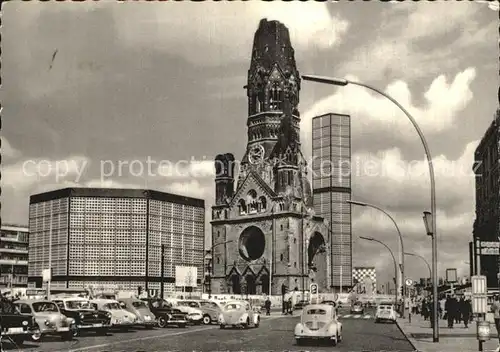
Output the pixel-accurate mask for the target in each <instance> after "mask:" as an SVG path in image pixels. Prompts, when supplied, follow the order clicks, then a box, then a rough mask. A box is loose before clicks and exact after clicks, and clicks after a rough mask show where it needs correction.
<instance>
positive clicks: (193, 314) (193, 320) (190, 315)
mask: <svg viewBox="0 0 500 352" xmlns="http://www.w3.org/2000/svg"><path fill="white" fill-rule="evenodd" d="M189 302H191V301H183V300H172V301H171V303H172V305H173V307H174V308H177V309H179V310H180V311H181V312H184V313H186V314H187V315H186V317H187V320H188V323H190V324H195V325H199V324H201V323H202V322H203V312H202V311H201V309H199V308H195V307H192V306H191V305H190V303H189Z"/></svg>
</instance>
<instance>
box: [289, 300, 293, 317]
mask: <svg viewBox="0 0 500 352" xmlns="http://www.w3.org/2000/svg"><path fill="white" fill-rule="evenodd" d="M288 312H289V313H290V315H293V304H292V297H290V298H289V299H288Z"/></svg>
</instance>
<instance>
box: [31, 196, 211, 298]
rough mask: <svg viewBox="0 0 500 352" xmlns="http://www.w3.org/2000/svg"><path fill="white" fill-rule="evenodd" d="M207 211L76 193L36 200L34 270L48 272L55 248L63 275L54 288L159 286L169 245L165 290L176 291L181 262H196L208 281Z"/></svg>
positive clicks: (56, 264) (55, 264)
mask: <svg viewBox="0 0 500 352" xmlns="http://www.w3.org/2000/svg"><path fill="white" fill-rule="evenodd" d="M103 192H104V191H103ZM204 216H205V210H204V206H193V205H187V204H178V203H175V202H172V201H167V200H156V199H148V198H146V197H142V198H141V197H130V196H129V197H116V196H115V197H107V196H105V195H104V196H95V197H92V196H71V197H65V198H60V199H56V200H48V201H43V202H36V203H32V204H30V229H31V230H32V231H33V232H32V233H33V236H30V247H29V253H30V259H29V276H30V277H40V276H41V274H42V270H43V269H45V268H48V267H49V264H48V257H49V253H50V252H51V256H52V269H53V273H52V275H53V277H55V276H58V278H53V282H52V284H53V285H54V287H57V286H58V285H59V286H64V287H65V286H66V285H67V286H68V287H69V288H83V287H92V288H96V289H105V290H108V289H123V290H136V289H137V287H138V286H143V287H144V286H146V287H148V289H150V290H151V289H157V290H159V289H160V285H161V283H160V280H161V267H160V266H161V248H162V245H165V259H164V263H165V268H164V277H165V279H164V281H165V282H164V289H165V292H174V291H175V290H176V288H175V283H172V282H173V281H174V280H173V278H174V277H175V266H176V265H185V266H196V267H197V268H198V276H199V277H198V279H199V280H201V279H202V275H203V257H204V256H203V252H204V221H205V219H204ZM50 219H52V242H50V241H49V240H48V236H49V233H50V226H49V223H50ZM68 239H69V243H68ZM68 254H69V258H68ZM61 277H66V278H67V279H66V281H64V282H61V280H60V279H61ZM142 278H144V279H142ZM146 281H147V284H146ZM197 290H201V285H198V287H197ZM195 291H196V289H195Z"/></svg>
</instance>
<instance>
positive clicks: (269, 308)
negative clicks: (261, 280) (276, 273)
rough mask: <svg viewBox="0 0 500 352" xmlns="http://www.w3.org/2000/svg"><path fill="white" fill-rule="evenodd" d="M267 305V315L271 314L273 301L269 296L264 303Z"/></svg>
mask: <svg viewBox="0 0 500 352" xmlns="http://www.w3.org/2000/svg"><path fill="white" fill-rule="evenodd" d="M264 304H265V307H266V315H271V301H270V300H269V297H267V299H266V302H265V303H264Z"/></svg>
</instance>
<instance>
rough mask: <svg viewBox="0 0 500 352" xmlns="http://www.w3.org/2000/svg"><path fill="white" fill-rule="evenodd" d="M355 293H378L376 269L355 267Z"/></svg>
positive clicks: (353, 278)
mask: <svg viewBox="0 0 500 352" xmlns="http://www.w3.org/2000/svg"><path fill="white" fill-rule="evenodd" d="M352 281H353V284H354V286H355V292H356V293H361V294H367V295H371V294H375V293H377V270H376V269H375V267H361V266H360V267H355V268H353V269H352Z"/></svg>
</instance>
